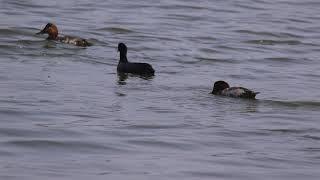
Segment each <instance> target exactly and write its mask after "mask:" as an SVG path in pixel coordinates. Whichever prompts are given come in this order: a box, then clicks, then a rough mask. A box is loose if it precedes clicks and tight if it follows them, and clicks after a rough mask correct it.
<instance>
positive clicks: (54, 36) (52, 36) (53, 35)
mask: <svg viewBox="0 0 320 180" xmlns="http://www.w3.org/2000/svg"><path fill="white" fill-rule="evenodd" d="M47 39H49V40H58V34H49V36H48V38H47Z"/></svg>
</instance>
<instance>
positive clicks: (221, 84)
mask: <svg viewBox="0 0 320 180" xmlns="http://www.w3.org/2000/svg"><path fill="white" fill-rule="evenodd" d="M229 87H230V86H229V84H228V83H226V82H225V81H216V82H215V83H214V85H213V89H212V92H211V93H212V94H217V93H219V92H221V91H222V90H224V89H226V88H229Z"/></svg>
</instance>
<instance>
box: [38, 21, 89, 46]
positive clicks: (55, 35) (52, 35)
mask: <svg viewBox="0 0 320 180" xmlns="http://www.w3.org/2000/svg"><path fill="white" fill-rule="evenodd" d="M37 34H48V38H47V39H48V40H53V41H60V42H63V43H67V44H73V45H76V46H82V47H86V46H90V45H92V44H91V43H89V42H88V41H87V40H85V39H82V38H78V37H72V36H59V31H58V28H57V26H56V25H55V24H53V23H48V24H47V25H46V26H45V27H44V28H43V29H42V30H41V31H40V32H38V33H37Z"/></svg>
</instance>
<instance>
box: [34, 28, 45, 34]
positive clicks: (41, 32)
mask: <svg viewBox="0 0 320 180" xmlns="http://www.w3.org/2000/svg"><path fill="white" fill-rule="evenodd" d="M44 33H45V31H44V29H43V30H41V31H40V32H37V33H36V34H44Z"/></svg>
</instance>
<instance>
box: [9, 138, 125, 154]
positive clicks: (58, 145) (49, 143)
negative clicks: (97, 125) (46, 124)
mask: <svg viewBox="0 0 320 180" xmlns="http://www.w3.org/2000/svg"><path fill="white" fill-rule="evenodd" d="M6 144H7V145H13V146H19V147H24V148H32V149H35V148H36V149H54V148H55V149H63V151H66V150H70V151H72V152H75V151H77V152H79V151H80V152H96V151H103V152H104V151H106V150H108V151H112V152H119V151H120V152H121V151H125V150H124V149H121V148H119V147H114V146H111V145H108V146H105V145H101V144H97V143H89V142H83V141H62V140H59V141H58V140H36V139H33V140H12V141H7V142H6Z"/></svg>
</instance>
